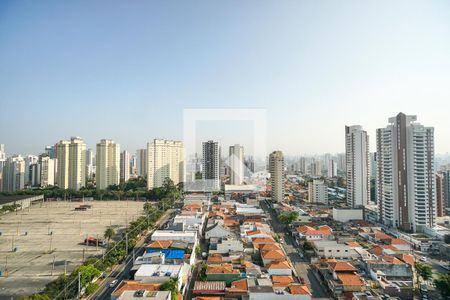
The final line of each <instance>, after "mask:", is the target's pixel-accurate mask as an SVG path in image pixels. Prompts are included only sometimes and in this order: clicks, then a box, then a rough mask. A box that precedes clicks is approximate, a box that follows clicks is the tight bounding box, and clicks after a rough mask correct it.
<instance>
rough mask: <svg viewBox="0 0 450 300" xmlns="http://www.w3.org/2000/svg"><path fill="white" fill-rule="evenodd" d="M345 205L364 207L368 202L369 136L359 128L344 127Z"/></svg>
mask: <svg viewBox="0 0 450 300" xmlns="http://www.w3.org/2000/svg"><path fill="white" fill-rule="evenodd" d="M345 156H346V159H345V161H346V165H347V205H348V206H350V207H353V208H357V207H363V206H366V205H367V204H368V203H369V201H370V153H369V136H368V135H367V132H366V131H364V130H363V129H362V127H361V126H359V125H355V126H345Z"/></svg>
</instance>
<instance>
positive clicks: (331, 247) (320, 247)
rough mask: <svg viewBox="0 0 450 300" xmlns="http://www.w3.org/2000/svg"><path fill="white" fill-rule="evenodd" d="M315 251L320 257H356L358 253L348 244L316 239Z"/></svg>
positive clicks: (314, 243)
mask: <svg viewBox="0 0 450 300" xmlns="http://www.w3.org/2000/svg"><path fill="white" fill-rule="evenodd" d="M312 244H313V247H314V252H315V254H316V255H317V256H318V257H320V258H332V257H334V258H338V259H346V260H350V259H355V258H357V257H358V253H357V252H356V251H355V250H354V249H353V248H351V247H350V246H348V245H345V244H338V243H337V242H336V241H326V240H324V241H314V242H313V243H312Z"/></svg>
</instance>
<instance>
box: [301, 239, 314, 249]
mask: <svg viewBox="0 0 450 300" xmlns="http://www.w3.org/2000/svg"><path fill="white" fill-rule="evenodd" d="M313 249H314V247H313V245H312V244H311V242H308V241H306V242H304V243H303V250H305V251H307V250H313Z"/></svg>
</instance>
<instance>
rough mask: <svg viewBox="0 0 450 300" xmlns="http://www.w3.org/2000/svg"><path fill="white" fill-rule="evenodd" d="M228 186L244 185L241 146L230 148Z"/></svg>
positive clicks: (242, 150) (242, 149)
mask: <svg viewBox="0 0 450 300" xmlns="http://www.w3.org/2000/svg"><path fill="white" fill-rule="evenodd" d="M229 154H230V156H229V159H230V184H234V185H241V184H243V183H244V147H242V146H241V145H238V144H236V145H233V146H230V152H229Z"/></svg>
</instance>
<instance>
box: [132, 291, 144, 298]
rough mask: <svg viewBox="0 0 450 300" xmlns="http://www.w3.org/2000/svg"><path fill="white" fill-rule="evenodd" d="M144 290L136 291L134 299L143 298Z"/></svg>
mask: <svg viewBox="0 0 450 300" xmlns="http://www.w3.org/2000/svg"><path fill="white" fill-rule="evenodd" d="M144 293H145V290H138V291H136V292H135V293H134V296H135V297H144Z"/></svg>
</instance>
